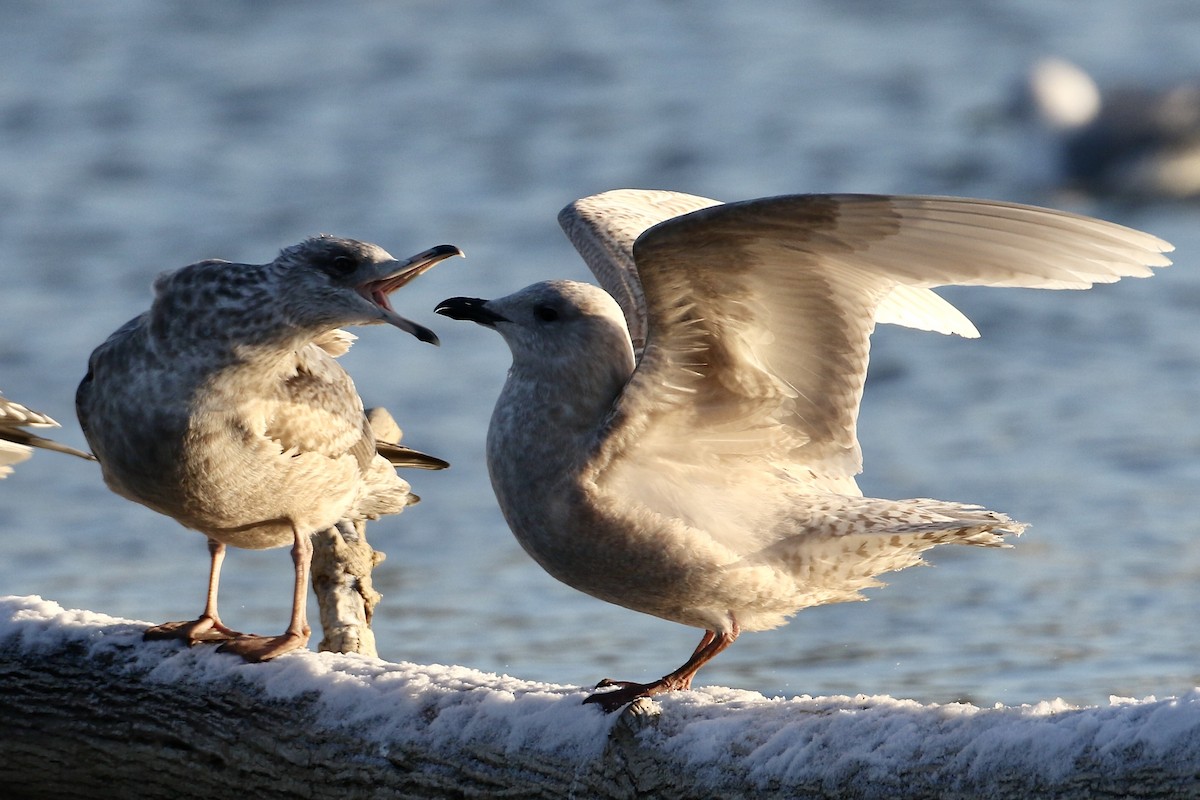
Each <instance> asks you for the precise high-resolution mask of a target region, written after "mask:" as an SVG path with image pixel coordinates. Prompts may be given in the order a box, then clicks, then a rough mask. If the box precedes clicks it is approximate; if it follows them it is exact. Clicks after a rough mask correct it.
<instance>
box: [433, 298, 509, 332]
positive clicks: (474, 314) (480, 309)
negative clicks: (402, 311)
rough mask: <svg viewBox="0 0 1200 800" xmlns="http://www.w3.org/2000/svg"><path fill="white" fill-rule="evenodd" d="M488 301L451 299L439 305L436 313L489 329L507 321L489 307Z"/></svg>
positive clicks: (435, 310) (480, 299)
mask: <svg viewBox="0 0 1200 800" xmlns="http://www.w3.org/2000/svg"><path fill="white" fill-rule="evenodd" d="M487 304H488V301H487V300H484V299H482V298H479V297H451V298H450V299H448V300H443V301H442V302H440V303H438V304H437V308H435V309H434V313H436V314H441V315H442V316H443V317H449V318H450V319H460V320H469V321H470V322H477V323H479V324H480V325H483V326H485V327H488V328H494V327H496V323H497V322H508V320H507V319H505V318H504V317H502V316H501V315H499V314H497V313H496V312H495V311H492V310H491V309H489V308H488V307H487Z"/></svg>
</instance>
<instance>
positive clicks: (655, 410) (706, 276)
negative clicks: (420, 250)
mask: <svg viewBox="0 0 1200 800" xmlns="http://www.w3.org/2000/svg"><path fill="white" fill-rule="evenodd" d="M629 191H631V190H624V192H623V194H622V196H621V198H620V200H621V202H623V203H629V195H628V194H627V193H628V192H629ZM601 197H603V196H601ZM580 202H581V203H583V202H584V201H580ZM603 206H604V203H603V202H602V201H595V200H592V201H591V203H590V208H591V210H590V211H587V212H586V213H580V214H579V216H581V217H587V218H588V219H589V221H588V222H587V223H585V224H586V225H587V226H588V227H590V228H591V229H592V230H600V231H601V232H602V231H603V229H604V224H605V223H604V220H603V215H602V210H603ZM576 207H577V208H579V207H581V206H580V205H579V204H576ZM564 227H566V225H564ZM601 238H603V237H601ZM573 240H574V237H573ZM606 241H608V242H610V244H609V245H607V246H606V247H605V248H600V249H599V250H596V251H594V252H593V254H592V256H591V257H590V258H589V262H588V263H589V265H592V266H593V269H594V270H596V269H597V267H596V266H595V264H594V262H596V261H597V260H598V259H599V260H601V261H603V262H604V263H603V264H602V265H601V271H603V270H605V269H607V270H608V271H609V272H612V271H613V270H615V269H618V267H615V266H613V264H614V262H615V263H617V264H620V263H621V260H620V257H619V256H618V257H617V258H614V257H613V256H612V252H613V250H614V248H615V249H616V250H617V251H621V248H622V247H623V244H618V245H612V244H611V242H613V241H617V237H609V239H607V240H606ZM1171 249H1172V248H1171V245H1169V244H1168V243H1167V242H1164V241H1162V240H1161V239H1158V238H1157V237H1154V236H1151V235H1149V234H1144V233H1141V232H1138V231H1134V230H1132V229H1129V228H1125V227H1122V226H1119V225H1115V224H1113V223H1108V222H1103V221H1100V220H1095V219H1091V218H1087V217H1081V216H1077V215H1073V214H1069V213H1066V212H1061V211H1052V210H1049V209H1041V208H1036V207H1032V206H1023V205H1018V204H1013V203H1003V202H993V201H983V200H970V199H961V198H942V197H904V196H879V195H789V196H783V197H775V198H765V199H760V200H752V201H746V202H741V203H729V204H719V205H713V206H709V207H705V208H703V209H700V210H697V211H693V212H690V213H687V214H684V215H682V216H678V217H673V218H671V219H668V220H666V221H664V222H661V223H659V224H658V225H655V226H654V227H652V228H650V229H648V230H647V231H645V232H644V233H643V234H641V236H640V237H638V238H637V239H636V241H635V244H634V246H633V248H632V255H633V261H634V263H635V264H636V270H637V278H638V279H640V280H639V282H640V285H641V290H642V292H643V302H644V304H645V309H646V311H645V325H646V329H647V333H648V336H647V342H646V347H645V350H644V352H643V354H642V356H641V359H640V361H639V364H638V367H637V369H636V371H635V373H634V375H633V377H632V378H631V380H630V382H629V384H628V386H627V387H626V389H625V391H624V392H623V394H622V396H621V397H620V398H619V400H618V402H617V405H616V407H615V410H614V414H613V416H612V418H611V419H610V423H609V426H608V428H607V429H606V431H605V432H604V433H603V434H602V437H601V440H600V442H599V446H598V451H597V454H596V458H595V459H594V461H593V464H594V466H595V467H597V468H598V469H604V468H607V467H609V466H613V465H614V463H615V461H617V460H618V459H620V460H622V461H624V462H625V463H627V464H637V463H642V464H646V463H656V464H659V465H661V464H663V463H671V462H674V463H676V465H679V464H680V463H683V462H687V461H703V460H711V459H722V458H738V459H745V458H754V459H765V460H767V461H769V462H770V463H773V464H776V465H778V466H779V467H780V468H781V469H784V470H787V471H788V472H789V473H791V474H797V473H799V474H803V473H805V471H807V473H808V474H809V476H810V478H811V479H812V480H815V481H818V482H820V481H824V482H826V483H831V482H832V483H840V484H841V485H845V482H846V479H848V478H850V477H851V476H853V475H854V474H856V473H857V472H858V471H860V470H861V465H862V459H861V453H860V450H859V445H858V440H857V434H856V425H857V417H858V409H859V402H860V399H861V396H862V390H863V383H864V380H865V376H866V368H867V358H868V352H869V336H870V334H871V332H872V330H873V328H874V325H875V322H876V319H877V318H879V319H882V320H885V321H889V322H901V323H905V324H916V325H917V327H925V328H930V329H933V330H945V331H950V332H958V333H965V334H966V335H971V333H973V332H974V328H973V327H972V326H970V323H969V322H968V321H966V319H965V317H962V315H961V314H960V313H958V312H957V310H955V309H953V307H952V306H950V305H949V304H948V303H945V301H941V300H940V298H939V299H938V300H933V299H932V298H934V297H936V295H933V294H932V293H930V292H928V289H929V288H930V287H935V286H942V285H987V286H1014V287H1015V286H1025V287H1038V288H1049V289H1081V288H1086V287H1088V286H1091V285H1093V284H1095V283H1106V282H1112V281H1116V280H1118V279H1120V278H1121V277H1129V276H1137V277H1144V276H1147V275H1150V274H1151V272H1152V270H1151V267H1160V266H1166V265H1167V264H1169V263H1170V261H1169V260H1168V259H1167V258H1166V257H1165V256H1164V255H1163V253H1164V252H1168V251H1170V250H1171ZM601 251H603V252H604V254H605V255H604V256H603V257H600V256H597V255H596V253H598V252H601ZM622 252H623V251H622ZM597 275H598V277H599V276H600V272H598V273H597ZM602 280H603V279H602ZM610 291H612V290H611V289H610ZM626 313H627V314H628V313H629V312H628V310H627V312H626ZM681 436H682V437H685V438H683V439H680V438H679V437H681ZM681 440H682V441H689V442H691V443H692V445H693V446H692V447H691V448H690V449H689V450H688V452H687V453H683V452H681V449H680V448H679V445H678V443H679V442H680V441H681ZM634 454H636V455H634ZM630 456H634V457H630Z"/></svg>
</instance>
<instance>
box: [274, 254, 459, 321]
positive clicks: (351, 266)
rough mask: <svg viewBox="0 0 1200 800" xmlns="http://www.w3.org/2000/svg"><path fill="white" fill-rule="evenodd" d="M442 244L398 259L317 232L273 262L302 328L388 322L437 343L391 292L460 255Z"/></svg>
mask: <svg viewBox="0 0 1200 800" xmlns="http://www.w3.org/2000/svg"><path fill="white" fill-rule="evenodd" d="M461 255H462V251H461V250H459V249H458V248H457V247H455V246H454V245H449V244H443V245H438V246H437V247H433V248H430V249H429V250H425V251H424V252H421V253H417V254H416V255H415V256H412V257H411V258H407V259H404V260H397V259H395V258H393V257H392V255H391V254H390V253H388V252H387V251H386V250H384V249H383V248H382V247H379V246H378V245H374V244H371V243H369V242H360V241H357V240H354V239H342V238H339V237H336V236H315V237H312V238H310V239H305V240H304V241H303V242H301V243H300V244H297V245H293V246H291V247H288V248H286V249H284V250H283V251H282V252H281V253H280V254H279V257H278V258H276V259H275V262H274V264H273V265H272V266H273V267H274V268H275V273H276V275H277V277H278V279H279V281H280V284H281V287H282V288H281V290H280V294H281V297H280V301H281V304H282V305H283V307H284V308H285V310H286V312H287V314H288V316H289V321H290V322H291V323H292V324H294V325H297V326H300V327H323V328H336V327H341V326H344V325H371V324H375V323H385V322H386V323H387V324H389V325H395V326H396V327H397V328H399V329H400V330H402V331H407V332H408V333H410V334H412V335H413V336H415V337H417V338H418V339H420V340H421V341H423V342H429V343H430V344H437V343H438V338H437V335H436V334H434V332H433V331H431V330H429V328H426V327H425V326H423V325H418V324H417V323H415V322H412V321H411V320H408V319H405V318H404V317H402V316H400V315H399V314H397V313H396V310H395V309H394V308H392V304H391V302H390V301H389V300H388V295H390V294H391V293H392V292H394V291H396V290H397V289H399V288H400V287H401V286H404V285H405V284H407V283H409V282H410V281H412V280H413V279H414V278H416V277H417V276H418V275H420V274H422V273H423V272H425V271H426V270H428V269H429V268H430V267H432V266H434V265H435V264H438V263H440V262H442V261H445V260H446V259H447V258H450V257H451V256H461Z"/></svg>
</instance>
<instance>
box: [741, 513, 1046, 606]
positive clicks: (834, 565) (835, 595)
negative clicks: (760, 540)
mask: <svg viewBox="0 0 1200 800" xmlns="http://www.w3.org/2000/svg"><path fill="white" fill-rule="evenodd" d="M835 506H836V507H835ZM807 510H808V512H809V513H807V514H805V515H804V517H805V518H804V519H803V520H797V521H800V522H802V523H803V524H802V525H801V526H800V530H799V531H798V532H796V533H794V534H792V535H789V536H786V537H785V538H783V539H781V540H779V541H777V542H775V543H774V544H772V545H771V546H769V547H767V548H764V549H763V550H760V551H758V552H757V553H754V554H753V555H751V556H748V557H747V558H746V559H745V560H744V562H743V563H751V564H753V563H758V564H766V565H770V566H773V567H774V568H776V569H780V570H783V571H785V572H787V573H789V574H790V575H791V576H792V578H793V579H794V580H795V581H796V582H797V584H798V585H799V586H802V587H804V589H805V590H806V591H811V592H812V593H813V595H814V597H817V596H819V597H821V598H822V599H821V601H820V602H821V603H827V602H842V601H848V600H861V599H863V598H862V595H861V594H860V592H861V591H862V590H863V589H869V588H873V587H877V586H882V585H883V584H882V583H881V582H880V581H878V580H876V576H877V575H881V574H883V573H885V572H895V571H898V570H901V569H906V568H908V567H911V566H915V565H917V564H921V563H924V561H923V559H922V557H921V554H922V553H924V552H925V551H926V550H929V549H930V548H932V547H936V546H938V545H941V544H959V545H973V546H977V547H1010V546H1011V545H1009V544H1008V543H1007V542H1006V541H1005V537H1006V536H1019V535H1020V534H1021V532H1022V531H1024V530H1025V527H1026V526H1025V525H1024V524H1023V523H1020V522H1016V521H1014V520H1013V519H1011V518H1010V517H1008V516H1007V515H1005V514H1001V513H999V512H995V511H989V510H987V509H985V508H983V507H982V506H976V505H964V504H959V503H949V502H944V501H941V500H928V499H918V500H878V499H873V498H864V497H830V498H822V499H821V500H820V501H819V502H817V503H815V504H809V507H808V509H807ZM822 523H826V524H822ZM814 604H816V603H814Z"/></svg>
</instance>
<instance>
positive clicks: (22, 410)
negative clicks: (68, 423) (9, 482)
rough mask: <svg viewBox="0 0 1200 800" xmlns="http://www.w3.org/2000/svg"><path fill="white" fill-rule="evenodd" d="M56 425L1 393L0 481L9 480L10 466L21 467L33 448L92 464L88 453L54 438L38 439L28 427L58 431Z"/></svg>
mask: <svg viewBox="0 0 1200 800" xmlns="http://www.w3.org/2000/svg"><path fill="white" fill-rule="evenodd" d="M57 427H59V424H58V423H57V422H55V421H54V420H53V419H51V418H50V417H49V416H48V415H46V414H42V413H41V412H38V411H34V410H33V409H31V408H26V407H25V406H23V405H21V404H20V403H17V402H14V401H12V400H9V399H8V398H7V397H5V396H4V395H2V394H0V478H6V477H8V475H9V473H11V472H12V465H13V464H20V463H21V462H22V461H24V460H25V459H27V458H29V457H30V456H31V455H33V448H35V447H40V448H42V449H43V450H55V451H57V452H59V453H69V454H70V455H73V456H78V457H79V458H85V459H87V460H89V461H95V460H96V458H95V456H93V455H92V454H91V453H85V452H83V451H82V450H76V449H75V448H74V447H68V446H67V445H65V444H59V443H58V442H56V441H54V440H53V439H47V438H45V437H44V436H38V435H37V434H36V433H34V432H33V431H30V430H27V429H28V428H57Z"/></svg>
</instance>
